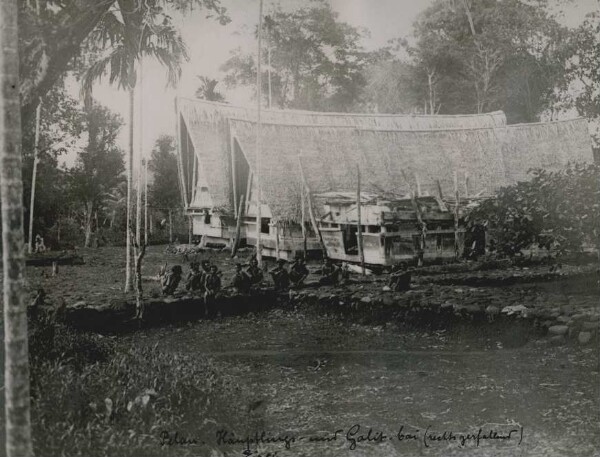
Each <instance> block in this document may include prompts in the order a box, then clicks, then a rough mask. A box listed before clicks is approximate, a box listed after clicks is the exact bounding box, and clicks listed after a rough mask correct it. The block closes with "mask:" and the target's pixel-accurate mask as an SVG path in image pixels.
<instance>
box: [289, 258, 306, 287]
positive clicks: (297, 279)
mask: <svg viewBox="0 0 600 457" xmlns="http://www.w3.org/2000/svg"><path fill="white" fill-rule="evenodd" d="M307 277H308V268H306V263H305V262H304V259H303V258H302V257H299V258H297V259H296V260H295V261H294V263H292V267H291V269H290V281H291V282H292V285H293V286H296V287H297V286H300V285H301V284H302V283H303V282H304V280H305V279H306V278H307Z"/></svg>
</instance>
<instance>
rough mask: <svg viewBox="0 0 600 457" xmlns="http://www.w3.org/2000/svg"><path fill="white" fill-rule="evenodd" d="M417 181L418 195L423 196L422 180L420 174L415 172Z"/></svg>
mask: <svg viewBox="0 0 600 457" xmlns="http://www.w3.org/2000/svg"><path fill="white" fill-rule="evenodd" d="M415 181H416V183H417V197H420V196H421V181H420V180H419V175H418V174H417V173H415Z"/></svg>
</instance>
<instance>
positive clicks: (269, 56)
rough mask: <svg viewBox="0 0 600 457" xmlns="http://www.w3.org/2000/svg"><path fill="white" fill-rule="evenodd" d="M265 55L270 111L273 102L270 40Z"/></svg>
mask: <svg viewBox="0 0 600 457" xmlns="http://www.w3.org/2000/svg"><path fill="white" fill-rule="evenodd" d="M267 53H268V69H267V70H268V72H269V73H268V78H269V109H271V105H272V102H273V97H272V89H271V42H270V38H269V47H268V48H267Z"/></svg>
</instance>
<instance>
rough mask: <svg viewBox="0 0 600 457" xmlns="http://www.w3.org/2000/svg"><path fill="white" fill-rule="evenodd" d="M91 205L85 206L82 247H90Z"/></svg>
mask: <svg viewBox="0 0 600 457" xmlns="http://www.w3.org/2000/svg"><path fill="white" fill-rule="evenodd" d="M92 221H93V218H92V205H91V204H87V205H86V208H85V242H84V244H83V246H84V247H86V248H89V247H90V241H91V240H92Z"/></svg>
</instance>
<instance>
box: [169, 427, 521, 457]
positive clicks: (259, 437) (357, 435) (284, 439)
mask: <svg viewBox="0 0 600 457" xmlns="http://www.w3.org/2000/svg"><path fill="white" fill-rule="evenodd" d="M385 442H395V443H398V444H410V443H414V444H417V445H419V446H421V445H422V446H424V447H426V448H429V447H432V446H436V445H441V444H444V443H445V444H456V445H457V446H460V447H465V446H474V447H479V446H480V445H482V444H483V443H490V442H496V443H500V442H504V443H506V442H512V443H514V444H515V445H517V446H519V445H521V443H522V442H523V427H522V426H517V425H510V424H507V425H495V426H492V427H478V428H474V429H473V430H471V431H466V432H464V431H463V432H456V431H451V430H442V431H435V430H433V429H432V427H431V426H429V427H424V428H421V429H420V428H416V427H411V426H405V425H400V426H399V427H398V429H397V430H395V431H394V432H392V433H389V432H384V431H383V430H377V429H374V428H372V427H364V426H362V425H360V424H354V425H352V426H350V427H347V428H339V429H336V430H335V431H333V432H328V433H325V434H314V435H313V434H302V433H299V434H295V433H269V432H267V431H264V430H260V431H255V432H253V433H250V434H245V435H239V434H236V433H235V432H233V431H231V430H227V429H220V430H217V432H216V436H215V437H214V439H213V440H203V439H199V438H197V437H194V436H191V435H184V434H182V433H180V432H178V431H169V430H163V431H162V432H161V433H160V434H159V443H160V446H161V447H162V446H206V445H213V446H217V447H225V446H226V447H231V446H240V448H241V451H240V452H241V455H243V456H246V457H250V456H252V457H278V456H281V455H282V454H281V453H283V452H284V450H288V451H289V450H291V449H293V448H295V447H298V446H302V445H303V444H304V443H322V444H328V443H329V444H334V443H335V444H338V445H341V446H346V447H347V448H348V449H349V450H350V451H356V450H358V449H360V448H361V447H363V446H367V445H372V444H380V443H385ZM259 447H260V448H261V451H260V452H259V451H258V448H259ZM264 447H269V448H272V449H271V450H270V452H268V453H264V451H262V449H263V448H264Z"/></svg>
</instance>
